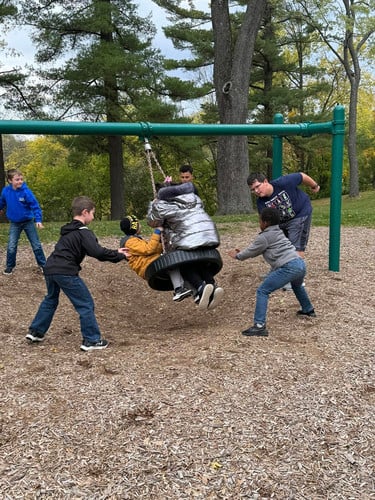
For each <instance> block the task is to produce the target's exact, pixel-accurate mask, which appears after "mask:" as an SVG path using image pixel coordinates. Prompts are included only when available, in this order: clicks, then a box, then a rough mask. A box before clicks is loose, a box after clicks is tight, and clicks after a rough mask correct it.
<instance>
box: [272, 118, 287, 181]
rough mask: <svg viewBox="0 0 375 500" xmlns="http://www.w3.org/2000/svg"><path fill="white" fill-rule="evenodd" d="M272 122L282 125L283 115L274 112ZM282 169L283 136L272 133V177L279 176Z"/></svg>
mask: <svg viewBox="0 0 375 500" xmlns="http://www.w3.org/2000/svg"><path fill="white" fill-rule="evenodd" d="M273 123H275V124H277V125H282V124H283V123H284V117H283V115H282V114H281V113H276V114H275V115H274V117H273ZM282 170H283V137H282V136H281V135H274V136H273V141H272V179H276V178H277V177H281V175H282Z"/></svg>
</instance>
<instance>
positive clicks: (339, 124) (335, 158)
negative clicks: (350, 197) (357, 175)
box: [328, 106, 345, 271]
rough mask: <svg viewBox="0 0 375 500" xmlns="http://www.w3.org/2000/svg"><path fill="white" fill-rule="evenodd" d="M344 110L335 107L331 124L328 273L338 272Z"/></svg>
mask: <svg viewBox="0 0 375 500" xmlns="http://www.w3.org/2000/svg"><path fill="white" fill-rule="evenodd" d="M344 135H345V110H344V107H343V106H336V107H335V109H334V110H333V122H332V160H331V167H332V168H331V170H332V172H331V203H330V214H329V217H330V221H329V265H328V269H329V270H330V271H339V270H340V228H341V197H342V168H343V159H344Z"/></svg>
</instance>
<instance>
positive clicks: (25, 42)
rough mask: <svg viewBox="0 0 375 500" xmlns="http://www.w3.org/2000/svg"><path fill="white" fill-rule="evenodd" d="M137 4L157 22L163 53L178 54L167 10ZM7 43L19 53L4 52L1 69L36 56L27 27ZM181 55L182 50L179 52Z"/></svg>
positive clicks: (146, 1)
mask: <svg viewBox="0 0 375 500" xmlns="http://www.w3.org/2000/svg"><path fill="white" fill-rule="evenodd" d="M134 3H135V4H136V5H138V13H139V14H140V15H144V16H147V15H149V14H151V15H152V20H153V23H154V24H155V26H156V28H157V30H158V32H157V35H156V37H155V39H154V46H155V47H157V48H159V49H160V50H161V51H162V53H163V55H165V56H167V57H172V56H173V55H176V54H177V52H176V51H175V50H174V48H173V45H172V42H171V41H170V40H167V39H166V38H165V37H164V34H163V30H162V26H166V25H167V24H168V20H167V18H166V15H165V12H164V10H163V9H161V8H160V7H158V6H157V5H155V4H154V3H153V2H152V1H151V0H141V1H139V0H138V1H135V2H134ZM194 4H195V6H196V8H199V9H202V10H208V8H209V7H208V5H209V4H208V2H207V1H204V0H195V2H194ZM5 41H6V43H7V45H8V49H14V51H15V52H17V53H18V54H19V55H18V56H16V55H15V54H13V55H9V54H8V55H7V56H6V58H4V56H3V54H2V64H1V67H0V71H1V70H6V69H11V68H14V67H15V66H17V67H20V66H21V67H22V65H24V64H25V63H32V62H33V57H34V48H33V45H32V43H31V41H30V37H29V35H28V31H27V30H26V29H25V28H20V29H14V30H12V31H11V32H10V33H8V34H7V35H6V40H5ZM179 55H180V56H181V52H179Z"/></svg>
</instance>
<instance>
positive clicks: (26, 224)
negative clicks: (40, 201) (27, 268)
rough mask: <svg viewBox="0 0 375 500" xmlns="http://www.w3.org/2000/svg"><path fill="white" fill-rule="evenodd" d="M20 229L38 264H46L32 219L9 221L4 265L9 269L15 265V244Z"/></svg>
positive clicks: (19, 234)
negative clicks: (24, 234)
mask: <svg viewBox="0 0 375 500" xmlns="http://www.w3.org/2000/svg"><path fill="white" fill-rule="evenodd" d="M22 231H25V233H26V236H27V238H28V240H29V242H30V245H31V248H32V249H33V252H34V256H35V259H36V261H37V264H38V266H41V267H44V266H45V264H46V256H45V255H44V252H43V248H42V245H41V243H40V240H39V235H38V230H37V228H36V227H35V223H34V221H33V219H30V220H25V221H23V222H11V223H10V227H9V239H8V247H7V263H6V267H7V268H10V269H13V268H14V267H16V257H17V246H18V241H19V239H20V236H21V233H22Z"/></svg>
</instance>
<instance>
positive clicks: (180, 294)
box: [173, 286, 193, 302]
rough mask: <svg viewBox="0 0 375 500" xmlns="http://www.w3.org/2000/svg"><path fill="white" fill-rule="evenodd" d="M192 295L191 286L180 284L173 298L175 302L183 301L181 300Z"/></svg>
mask: <svg viewBox="0 0 375 500" xmlns="http://www.w3.org/2000/svg"><path fill="white" fill-rule="evenodd" d="M190 295H193V292H192V290H189V288H184V287H183V286H179V287H178V288H176V290H175V291H174V294H173V300H174V302H181V300H184V299H186V297H190Z"/></svg>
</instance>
